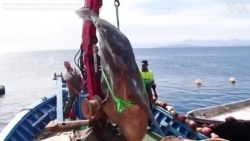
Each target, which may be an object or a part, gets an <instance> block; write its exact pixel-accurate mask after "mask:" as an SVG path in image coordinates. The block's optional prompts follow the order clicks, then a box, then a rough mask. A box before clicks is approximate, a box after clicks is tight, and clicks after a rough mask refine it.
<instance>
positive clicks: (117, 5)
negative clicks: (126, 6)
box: [114, 0, 120, 30]
mask: <svg viewBox="0 0 250 141" xmlns="http://www.w3.org/2000/svg"><path fill="white" fill-rule="evenodd" d="M114 5H115V13H116V22H117V28H118V29H119V30H120V23H119V6H120V1H119V0H115V1H114Z"/></svg>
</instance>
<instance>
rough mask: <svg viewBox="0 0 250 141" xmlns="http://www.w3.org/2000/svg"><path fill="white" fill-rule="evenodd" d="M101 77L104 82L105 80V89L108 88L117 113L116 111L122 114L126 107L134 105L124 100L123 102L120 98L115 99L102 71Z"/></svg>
mask: <svg viewBox="0 0 250 141" xmlns="http://www.w3.org/2000/svg"><path fill="white" fill-rule="evenodd" d="M102 77H103V78H104V80H105V82H106V85H107V87H108V90H109V92H110V93H111V95H112V98H113V100H114V101H115V103H116V106H117V111H118V112H119V113H121V112H123V111H124V109H125V107H126V106H127V107H130V106H133V105H134V103H133V102H132V101H126V100H123V99H121V98H118V97H116V96H115V95H114V91H113V90H112V88H111V86H110V83H109V81H108V78H107V76H106V74H105V72H104V70H103V69H102Z"/></svg>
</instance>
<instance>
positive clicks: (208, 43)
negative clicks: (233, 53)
mask: <svg viewBox="0 0 250 141" xmlns="http://www.w3.org/2000/svg"><path fill="white" fill-rule="evenodd" d="M181 45H183V46H194V47H195V46H197V47H232V46H249V47H250V40H240V39H234V40H191V39H189V40H185V41H183V42H182V43H181ZM177 46H179V45H177Z"/></svg>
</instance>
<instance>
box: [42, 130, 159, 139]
mask: <svg viewBox="0 0 250 141" xmlns="http://www.w3.org/2000/svg"><path fill="white" fill-rule="evenodd" d="M80 134H85V131H82V132H81V133H80ZM160 139H161V137H159V136H158V135H156V134H154V133H151V132H148V133H147V134H146V135H145V137H144V139H143V141H155V140H160ZM72 140H75V138H74V136H73V132H63V133H58V134H56V135H54V136H51V137H48V138H46V139H42V140H41V141H72Z"/></svg>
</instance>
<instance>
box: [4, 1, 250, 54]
mask: <svg viewBox="0 0 250 141" xmlns="http://www.w3.org/2000/svg"><path fill="white" fill-rule="evenodd" d="M83 2H84V0H36V1H34V0H33V1H32V0H1V1H0V47H1V52H3V51H4V50H5V51H8V52H12V51H29V50H54V49H78V48H79V45H80V42H81V31H82V20H81V19H80V18H79V17H78V16H77V15H76V14H75V13H74V11H75V10H77V9H78V8H80V7H81V6H82V5H83ZM113 2H114V1H113V0H103V5H104V6H103V7H102V9H101V14H100V16H101V17H102V18H104V19H106V20H108V21H110V22H111V23H113V24H114V25H116V18H115V7H114V4H113ZM120 2H121V6H120V8H119V12H120V16H119V17H120V27H121V30H122V32H124V33H125V34H126V35H127V37H128V38H129V39H130V41H131V43H132V45H134V47H150V46H151V47H154V46H167V45H172V44H175V43H180V42H183V41H188V40H190V39H192V40H231V39H243V40H250V0H237V1H236V0H177V1H174V0H133V1H132V0H120ZM38 8H40V9H38Z"/></svg>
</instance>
